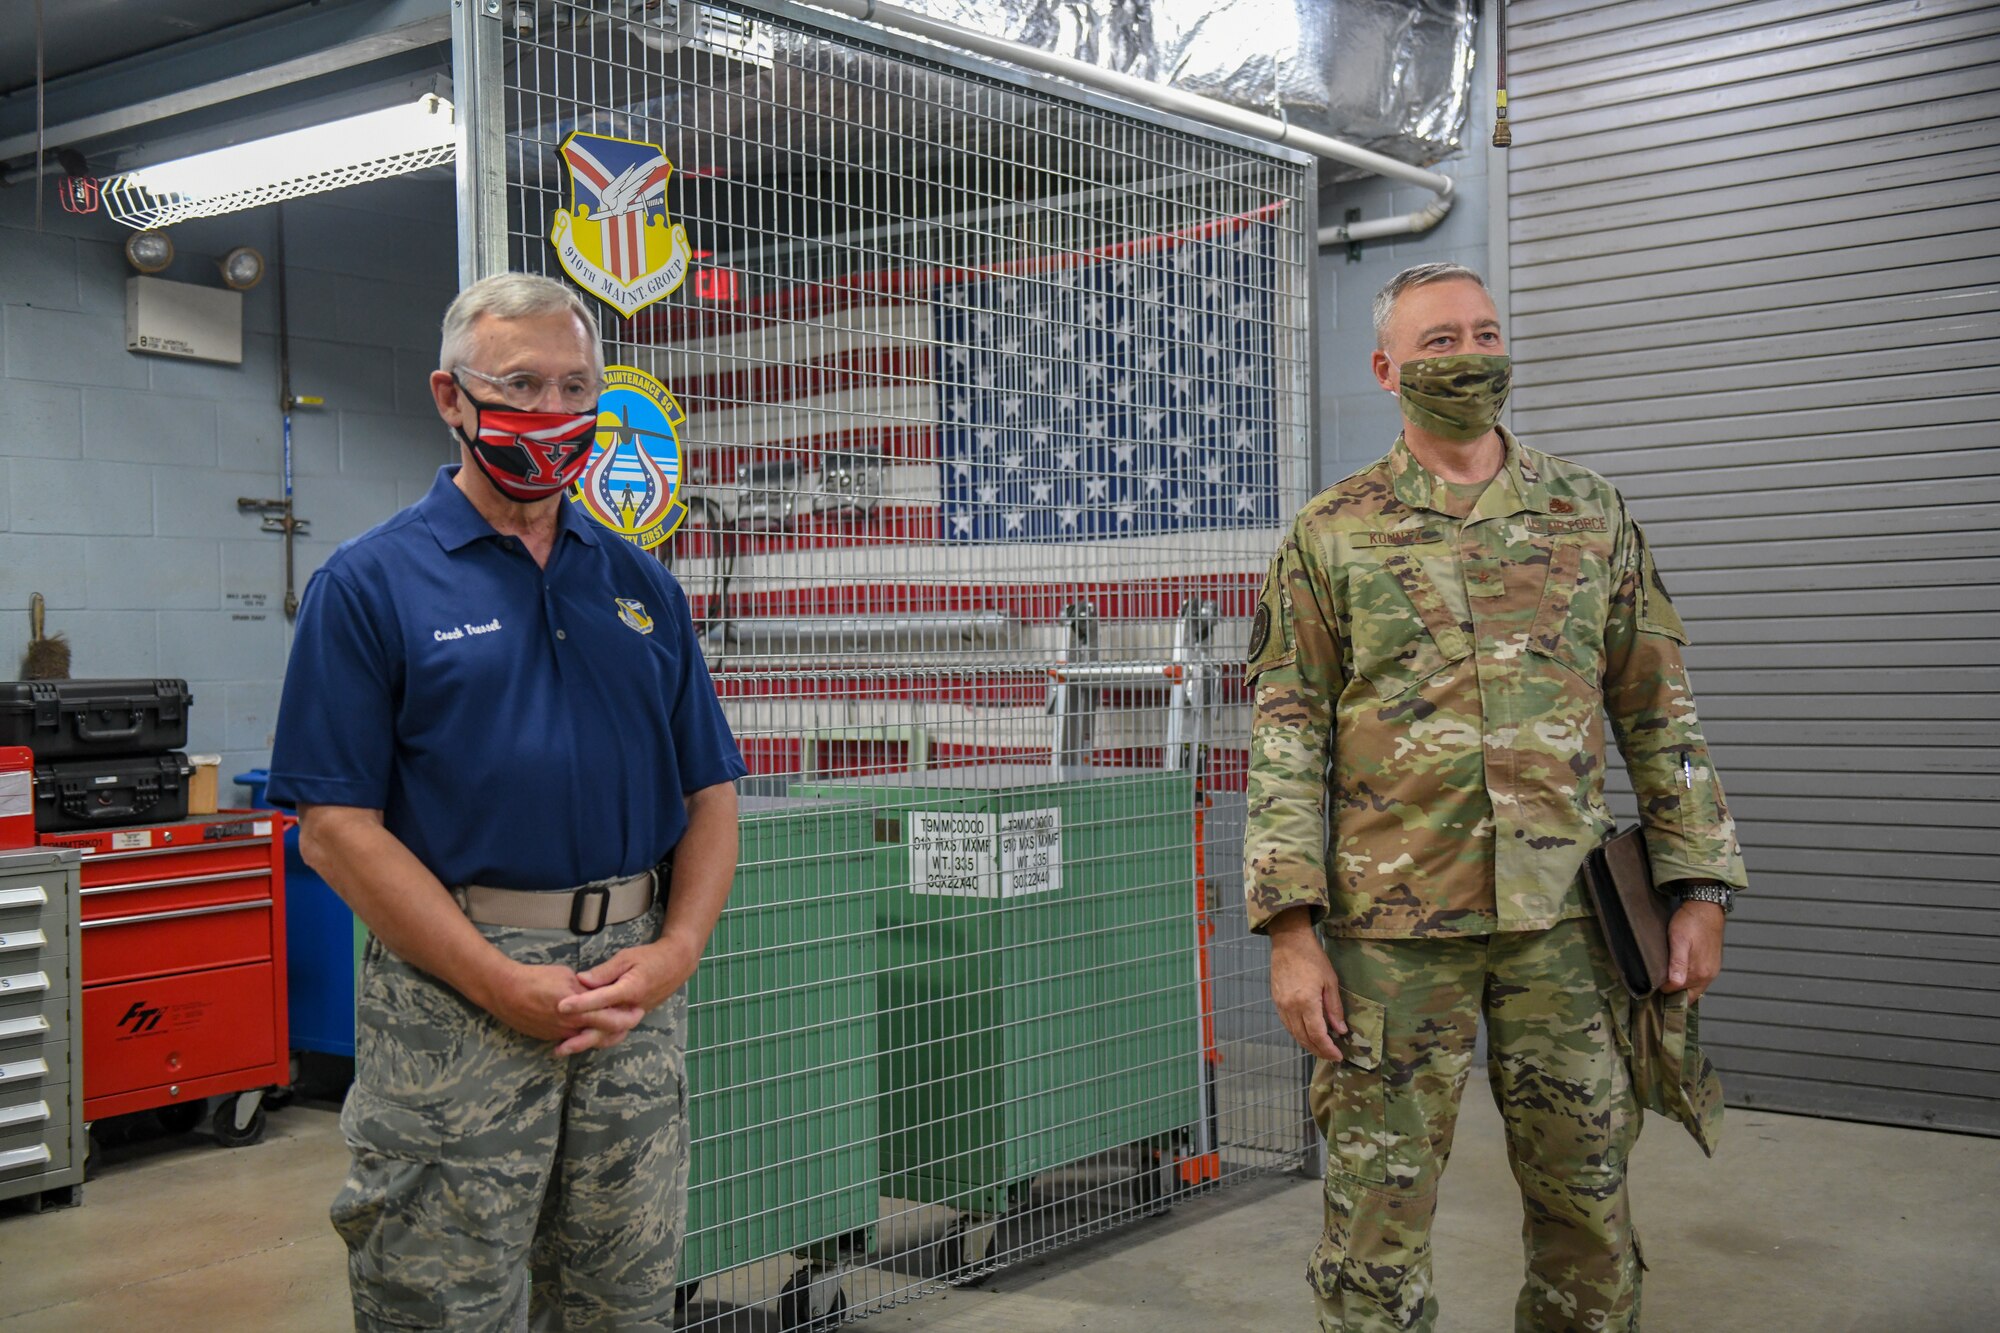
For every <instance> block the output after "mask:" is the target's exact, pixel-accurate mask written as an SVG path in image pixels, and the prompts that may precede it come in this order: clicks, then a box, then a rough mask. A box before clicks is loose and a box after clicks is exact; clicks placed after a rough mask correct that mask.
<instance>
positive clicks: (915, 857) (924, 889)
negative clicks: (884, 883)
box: [910, 810, 999, 898]
mask: <svg viewBox="0 0 2000 1333" xmlns="http://www.w3.org/2000/svg"><path fill="white" fill-rule="evenodd" d="M996 822H997V821H996V820H995V818H994V817H993V816H992V815H982V814H972V813H960V812H957V811H950V810H912V811H911V812H910V892H911V893H934V894H939V895H942V896H944V897H948V898H993V897H997V896H998V892H999V883H998V880H997V879H996V878H995V874H994V870H995V859H994V855H993V842H994V837H995V824H996Z"/></svg>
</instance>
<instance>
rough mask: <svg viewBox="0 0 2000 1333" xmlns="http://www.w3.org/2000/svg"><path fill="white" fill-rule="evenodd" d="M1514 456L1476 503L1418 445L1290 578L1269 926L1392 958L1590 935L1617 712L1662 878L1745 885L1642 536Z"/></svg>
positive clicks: (1264, 714) (1258, 642)
mask: <svg viewBox="0 0 2000 1333" xmlns="http://www.w3.org/2000/svg"><path fill="white" fill-rule="evenodd" d="M1502 438H1503V440H1504V441H1505V444H1506V449H1507V460H1506V463H1505V465H1504V466H1503V467H1502V469H1501V471H1500V472H1499V474H1498V475H1496V476H1495V477H1494V479H1493V482H1492V484H1491V485H1490V486H1489V487H1487V489H1486V491H1485V493H1484V494H1483V495H1481V496H1480V498H1479V500H1478V503H1477V504H1476V506H1475V505H1474V504H1472V503H1471V502H1469V501H1467V500H1465V499H1463V498H1461V497H1459V496H1457V495H1454V494H1453V493H1452V492H1451V490H1450V489H1449V488H1448V487H1446V486H1444V485H1443V484H1442V483H1440V482H1438V481H1437V480H1436V479H1434V478H1433V477H1432V476H1431V474H1430V473H1429V472H1427V471H1425V470H1424V468H1423V466H1422V465H1421V464H1420V463H1418V462H1417V459H1416V456H1415V455H1413V454H1412V453H1411V452H1410V451H1409V448H1408V447H1407V446H1406V445H1405V444H1404V443H1403V441H1402V440H1401V439H1400V438H1399V439H1398V440H1397V441H1396V446H1395V448H1394V449H1392V450H1391V451H1390V453H1389V455H1388V456H1387V457H1386V458H1384V459H1382V460H1381V461H1380V462H1377V463H1376V464H1374V465H1373V466H1372V467H1369V468H1368V469H1366V470H1365V471H1362V472H1358V473H1356V474H1355V475H1354V476H1352V477H1349V478H1348V479H1347V480H1345V481H1343V482H1340V483H1339V484H1338V485H1335V486H1333V487H1331V488H1329V489H1328V490H1326V491H1324V492H1322V493H1321V494H1319V495H1318V496H1316V497H1315V498H1314V499H1313V500H1312V501H1310V502H1309V503H1308V504H1307V505H1306V506H1305V508H1304V509H1302V510H1301V511H1300V512H1299V515H1298V518H1297V519H1296V520H1294V522H1293V524H1292V529H1291V532H1290V533H1289V534H1288V535H1287V536H1286V538H1285V541H1284V543H1283V544H1282V545H1281V546H1280V547H1279V549H1278V553H1277V556H1276V557H1275V558H1274V559H1273V560H1272V562H1271V571H1270V574H1269V576H1268V577H1267V578H1266V579H1265V582H1264V590H1263V593H1262V595H1261V598H1260V600H1259V602H1258V606H1257V611H1256V615H1255V619H1254V620H1253V621H1252V624H1251V633H1250V663H1249V681H1250V688H1251V690H1252V692H1253V694H1254V697H1255V717H1254V720H1253V722H1252V728H1251V739H1250V778H1249V800H1250V824H1249V831H1248V834H1247V836H1246V839H1245V844H1244V885H1245V892H1246V894H1247V896H1248V899H1249V907H1250V923H1251V927H1252V928H1253V929H1256V930H1260V931H1261V930H1262V929H1263V928H1264V927H1265V926H1266V925H1267V924H1268V923H1269V921H1270V919H1271V918H1272V917H1273V916H1275V915H1277V914H1278V913H1279V912H1282V911H1284V910H1286V909H1287V908H1290V907H1296V906H1301V905H1303V906H1306V907H1309V908H1311V909H1312V915H1313V918H1314V920H1315V921H1321V922H1322V926H1323V928H1324V929H1325V930H1326V931H1328V932H1330V933H1333V934H1337V935H1351V936H1369V937H1376V938H1390V939H1394V938H1405V937H1410V936H1418V935H1478V934H1487V933H1489V932H1492V931H1496V930H1538V929H1543V928H1546V927H1548V926H1550V925H1552V924H1553V923H1555V922H1556V921H1560V920H1563V919H1565V918H1568V917H1577V916H1583V915H1585V914H1586V913H1587V908H1586V907H1585V905H1584V901H1583V898H1582V895H1581V892H1580V890H1579V888H1578V885H1577V871H1578V869H1579V867H1580V866H1581V865H1582V862H1583V858H1584V857H1585V855H1586V854H1588V853H1589V852H1590V850H1591V849H1592V848H1593V847H1595V846H1596V845H1597V844H1598V843H1599V842H1601V841H1602V840H1603V839H1604V838H1605V837H1606V836H1608V835H1609V833H1610V832H1611V829H1612V818H1611V814H1610V812H1609V811H1608V810H1607V809H1606V808H1605V804H1604V728H1603V719H1604V717H1605V716H1606V715H1608V716H1609V718H1610V721H1611V729H1612V732H1613V733H1614V735H1615V736H1616V738H1617V741H1618V746H1619V749H1620V750H1621V751H1622V752H1623V753H1624V756H1625V763H1626V767H1627V770H1628V771H1629V772H1630V774H1631V777H1632V782H1633V786H1634V788H1635V790H1636V791H1637V793H1638V796H1639V804H1640V808H1641V811H1642V818H1643V820H1644V822H1645V825H1646V838H1647V846H1648V848H1649V851H1650V855H1651V858H1652V864H1653V874H1654V878H1655V882H1656V883H1666V882H1668V881H1670V880H1676V879H1691V878H1699V879H1716V880H1720V881H1722V882H1724V883H1726V884H1730V885H1732V886H1735V887H1737V888H1741V887H1743V885H1744V873H1743V859H1742V856H1741V854H1740V853H1739V852H1738V851H1737V847H1736V833H1735V826H1734V824H1733V823H1732V822H1731V820H1730V817H1729V812H1728V808H1727V806H1726V805H1725V804H1724V802H1723V796H1722V788H1721V786H1720V785H1718V783H1717V781H1716V777H1715V772H1714V769H1713V768H1712V767H1711V766H1710V764H1709V759H1708V747H1707V744H1706V742H1704V741H1703V740H1702V735H1701V729H1700V726H1699V724H1698V723H1697V721H1696V719H1695V709H1694V696H1693V695H1692V694H1691V693H1690V692H1689V689H1688V681H1687V672H1686V669H1685V668H1684V667H1683V665H1682V663H1681V645H1683V644H1684V643H1686V642H1687V635H1686V633H1685V631H1684V630H1683V629H1682V627H1681V620H1680V616H1679V615H1678V614H1677V613H1676V612H1675V610H1674V606H1673V601H1672V599H1671V598H1669V597H1668V596H1667V590H1666V587H1665V585H1664V584H1662V583H1661V581H1660V576H1659V573H1658V571H1657V570H1655V569H1654V567H1653V558H1652V555H1651V553H1650V552H1649V551H1648V550H1647V548H1646V538H1645V534H1644V533H1642V532H1641V531H1640V530H1639V525H1638V524H1637V523H1636V522H1634V521H1633V519H1632V518H1631V516H1630V515H1629V514H1627V513H1626V512H1625V503H1624V501H1623V499H1622V498H1620V496H1619V494H1618V492H1617V490H1616V489H1615V488H1614V487H1613V486H1612V485H1611V484H1610V483H1609V482H1607V481H1605V480H1604V479H1603V478H1602V477H1599V476H1598V475H1596V474H1595V473H1593V472H1591V471H1589V470H1588V469H1586V468H1582V467H1579V466H1577V465H1576V464H1574V463H1570V462H1566V461H1564V460H1563V459H1560V458H1554V457H1551V456H1550V455H1548V454H1543V453H1538V452H1536V451H1535V450H1533V449H1529V448H1526V447H1524V446H1523V445H1521V444H1520V442H1519V441H1517V440H1516V439H1515V438H1514V437H1513V436H1512V435H1511V434H1507V433H1506V432H1504V431H1503V432H1502ZM1329 806H1330V811H1329ZM1322 918H1323V920H1322Z"/></svg>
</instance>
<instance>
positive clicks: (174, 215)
mask: <svg viewBox="0 0 2000 1333" xmlns="http://www.w3.org/2000/svg"><path fill="white" fill-rule="evenodd" d="M452 121H453V113H452V105H451V103H450V102H448V101H446V100H445V99H444V98H442V97H439V96H436V95H435V94H426V95H425V96H423V97H420V98H418V99H417V100H416V101H414V102H410V103H406V104H403V105H400V106H392V107H385V108H383V109H381V110H379V111H369V112H366V113H364V114H362V115H358V116H349V117H347V118H345V119H342V120H334V121H328V122H326V123H324V124H320V125H311V126H308V127H306V128H305V129H300V130H292V131H290V132H289V133H285V134H278V135H273V136H272V137H270V138H268V139H255V140H252V141H251V142H249V143H241V144H232V145H231V146H229V147H227V148H218V149H216V150H214V151H213V152H208V153H198V154H196V155H194V156H192V157H184V158H179V159H177V160H175V161H172V162H162V163H160V164H159V165H157V166H150V167H140V168H138V169H136V170H133V171H128V172H124V173H122V174H121V175H117V176H113V177H111V178H110V179H108V180H106V181H105V182H104V211H105V212H107V213H109V214H110V215H111V216H112V217H113V218H116V219H117V220H118V221H120V222H122V223H124V224H125V225H126V226H128V227H138V228H151V227H164V226H168V225H170V224H172V223H175V222H180V221H182V220H184V219H187V218H205V217H214V216H216V215H217V214H220V213H234V212H236V211H238V210H239V209H245V208H256V207H258V206H259V205H262V204H274V203H278V202H280V201H281V200H285V199H297V198H299V197H300V196H302V195H308V194H319V193H321V192H322V191H325V190H338V189H340V188H341V187H343V186H347V185H359V184H361V183H362V182H363V181H372V180H381V179H383V178H385V177H388V176H401V175H403V174H405V173H406V172H411V171H421V170H423V169H424V168H425V167H434V166H439V165H441V164H443V163H446V162H449V161H451V160H452V159H453V157H454V156H456V145H457V131H456V130H455V129H454V127H453V123H452Z"/></svg>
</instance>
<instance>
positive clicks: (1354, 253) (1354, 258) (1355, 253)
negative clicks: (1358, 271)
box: [1340, 208, 1361, 264]
mask: <svg viewBox="0 0 2000 1333" xmlns="http://www.w3.org/2000/svg"><path fill="white" fill-rule="evenodd" d="M1340 220H1341V221H1342V222H1345V223H1346V224H1347V225H1348V226H1350V227H1351V226H1353V225H1354V224H1355V223H1357V222H1359V221H1361V210H1360V209H1358V208H1350V209H1348V210H1347V212H1346V213H1345V214H1343V215H1342V217H1341V219H1340ZM1347 262H1348V263H1350V264H1358V263H1360V262H1361V242H1359V241H1349V242H1348V243H1347Z"/></svg>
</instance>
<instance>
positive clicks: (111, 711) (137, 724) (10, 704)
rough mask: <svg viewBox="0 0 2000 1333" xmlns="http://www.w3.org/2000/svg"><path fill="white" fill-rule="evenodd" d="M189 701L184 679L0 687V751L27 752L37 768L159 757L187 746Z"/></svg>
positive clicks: (14, 683) (10, 683)
mask: <svg viewBox="0 0 2000 1333" xmlns="http://www.w3.org/2000/svg"><path fill="white" fill-rule="evenodd" d="M192 703H194V696H193V695H191V694H189V693H188V687H187V682H186V681H184V680H10V681H0V745H25V746H27V747H28V748H29V749H30V750H33V751H34V752H35V762H36V763H37V764H48V763H54V762H57V761H59V760H68V759H92V758H97V757H100V756H104V755H128V754H149V755H159V754H160V753H161V752H163V751H166V750H178V749H180V748H181V747H182V746H184V745H186V744H187V734H188V707H189V705H191V704H192ZM172 818H175V819H178V818H180V816H178V815H174V816H172ZM43 827H45V828H46V827H47V826H46V825H44V826H43Z"/></svg>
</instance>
